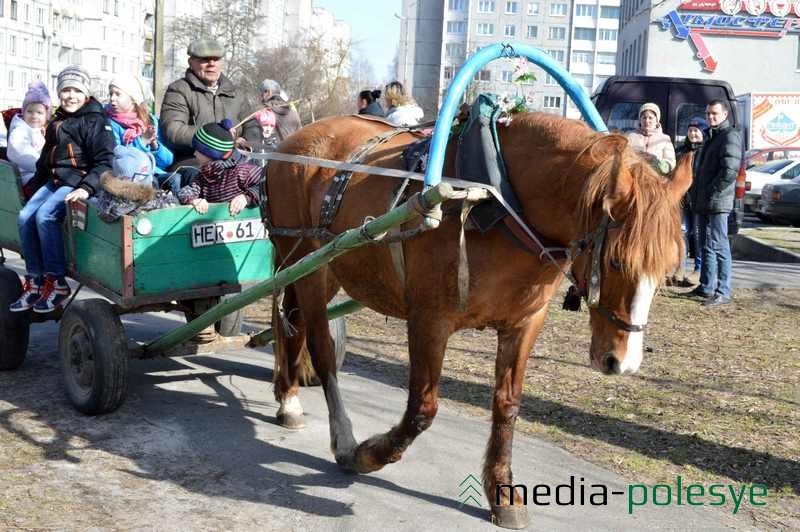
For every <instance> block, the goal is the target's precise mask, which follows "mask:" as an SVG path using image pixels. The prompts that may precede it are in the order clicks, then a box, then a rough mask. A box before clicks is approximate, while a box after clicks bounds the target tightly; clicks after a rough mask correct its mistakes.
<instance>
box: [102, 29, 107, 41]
mask: <svg viewBox="0 0 800 532" xmlns="http://www.w3.org/2000/svg"><path fill="white" fill-rule="evenodd" d="M107 40H108V28H106V27H105V26H103V42H106V41H107Z"/></svg>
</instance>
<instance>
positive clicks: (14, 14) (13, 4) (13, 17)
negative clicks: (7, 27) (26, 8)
mask: <svg viewBox="0 0 800 532" xmlns="http://www.w3.org/2000/svg"><path fill="white" fill-rule="evenodd" d="M11 20H17V0H11ZM8 74H9V75H11V72H9V73H8ZM9 79H11V78H9ZM10 87H11V84H9V88H10Z"/></svg>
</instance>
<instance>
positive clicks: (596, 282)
mask: <svg viewBox="0 0 800 532" xmlns="http://www.w3.org/2000/svg"><path fill="white" fill-rule="evenodd" d="M621 225H622V222H620V221H612V220H611V217H610V216H609V215H608V214H603V219H602V220H601V221H600V224H599V225H598V226H597V228H596V229H595V230H594V231H592V232H591V233H589V234H587V235H586V236H584V237H583V238H579V239H577V240H573V241H572V242H570V246H569V255H570V258H571V262H572V263H574V261H575V259H576V258H577V257H578V256H580V255H581V254H582V253H589V254H590V271H589V277H588V281H587V279H586V278H584V281H583V282H582V283H581V282H578V280H577V279H576V278H575V276H574V275H573V273H572V269H571V268H570V269H569V270H567V271H566V272H565V273H566V274H567V278H569V280H570V281H572V284H573V285H574V286H575V287H576V288H577V290H578V295H579V296H580V297H581V298H583V299H584V300H585V301H586V304H587V305H588V306H589V308H593V309H595V310H597V312H598V313H599V314H600V315H601V316H603V317H604V318H606V319H607V320H608V321H610V322H611V323H612V324H614V325H615V326H616V327H617V328H618V329H622V330H623V331H627V332H643V331H644V327H645V325H646V324H642V325H636V324H633V323H628V322H627V321H625V320H623V319H622V318H620V317H619V316H617V314H616V313H615V312H614V311H612V310H609V309H608V308H606V307H605V306H604V305H603V304H602V303H600V285H601V283H602V269H601V263H602V258H603V251H604V248H605V243H606V239H607V238H608V230H609V229H614V228H617V227H620V226H621Z"/></svg>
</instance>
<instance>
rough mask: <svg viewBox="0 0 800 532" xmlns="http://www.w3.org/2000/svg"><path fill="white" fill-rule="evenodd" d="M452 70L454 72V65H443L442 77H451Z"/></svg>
mask: <svg viewBox="0 0 800 532" xmlns="http://www.w3.org/2000/svg"><path fill="white" fill-rule="evenodd" d="M454 72H455V67H451V66H446V67H444V79H453V73H454Z"/></svg>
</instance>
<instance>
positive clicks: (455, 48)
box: [444, 42, 464, 58]
mask: <svg viewBox="0 0 800 532" xmlns="http://www.w3.org/2000/svg"><path fill="white" fill-rule="evenodd" d="M444 55H445V56H446V57H458V58H461V57H463V56H464V45H463V44H461V43H457V42H449V43H447V44H446V45H445V46H444Z"/></svg>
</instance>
